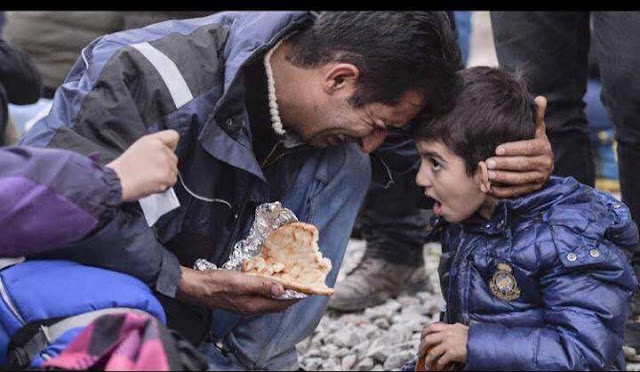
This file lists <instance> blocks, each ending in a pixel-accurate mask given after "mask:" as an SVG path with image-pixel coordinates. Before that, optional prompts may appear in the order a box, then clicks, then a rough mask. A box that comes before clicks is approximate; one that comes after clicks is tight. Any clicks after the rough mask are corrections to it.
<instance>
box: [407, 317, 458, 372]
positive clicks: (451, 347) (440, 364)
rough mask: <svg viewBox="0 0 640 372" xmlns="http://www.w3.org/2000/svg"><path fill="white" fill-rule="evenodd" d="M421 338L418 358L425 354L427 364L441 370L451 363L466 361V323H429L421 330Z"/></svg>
mask: <svg viewBox="0 0 640 372" xmlns="http://www.w3.org/2000/svg"><path fill="white" fill-rule="evenodd" d="M421 339H422V340H421V342H420V351H419V359H420V358H422V356H424V355H425V354H427V356H426V360H425V363H426V364H427V365H435V367H436V369H438V370H442V369H444V368H445V367H449V366H450V365H451V364H452V363H461V364H464V363H466V361H467V340H468V339H469V327H467V326H466V325H464V324H461V323H456V324H445V323H440V322H437V323H431V324H429V325H428V326H427V327H425V328H424V329H423V330H422V336H421ZM436 360H437V361H436ZM434 361H435V362H434Z"/></svg>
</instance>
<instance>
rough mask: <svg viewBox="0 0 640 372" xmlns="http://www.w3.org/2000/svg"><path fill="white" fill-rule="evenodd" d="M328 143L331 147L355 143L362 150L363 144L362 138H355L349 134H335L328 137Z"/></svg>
mask: <svg viewBox="0 0 640 372" xmlns="http://www.w3.org/2000/svg"><path fill="white" fill-rule="evenodd" d="M327 142H328V143H329V144H330V145H331V146H336V145H341V144H343V143H355V144H356V145H357V146H358V147H359V148H362V146H363V142H362V139H361V138H355V137H352V136H349V135H347V134H334V135H331V136H328V137H327Z"/></svg>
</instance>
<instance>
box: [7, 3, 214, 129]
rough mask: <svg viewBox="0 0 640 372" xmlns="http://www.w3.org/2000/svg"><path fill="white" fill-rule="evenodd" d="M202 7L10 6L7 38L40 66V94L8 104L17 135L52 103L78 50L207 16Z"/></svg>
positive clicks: (78, 54)
mask: <svg viewBox="0 0 640 372" xmlns="http://www.w3.org/2000/svg"><path fill="white" fill-rule="evenodd" d="M210 13H211V12H204V11H142V12H141V11H117V12H115V11H15V12H13V11H9V12H7V18H8V20H7V27H6V37H7V39H9V40H10V41H11V42H12V43H14V44H15V45H18V46H20V47H21V48H23V49H24V50H25V51H26V52H27V53H28V54H29V55H30V56H31V57H32V59H33V60H34V61H35V64H36V66H37V68H38V70H39V71H41V73H42V76H43V80H44V87H43V90H42V93H41V98H40V99H39V100H38V101H37V102H35V103H32V104H29V105H25V104H12V105H9V110H10V113H11V115H12V117H13V120H14V122H15V123H16V125H17V127H18V131H19V134H20V135H21V134H23V133H24V132H25V131H27V130H29V129H30V128H31V126H32V125H33V123H35V122H36V121H37V120H39V119H41V118H42V117H44V116H45V115H46V114H47V113H48V111H49V109H50V108H51V101H52V99H53V95H54V94H55V91H56V89H58V87H59V86H60V85H61V84H62V82H63V81H64V78H65V77H66V76H67V74H68V73H69V71H70V70H71V67H73V64H74V63H75V62H76V60H78V56H80V54H81V52H82V49H83V48H84V47H85V46H87V45H88V44H89V43H91V42H92V41H94V40H95V39H97V38H99V37H101V36H102V35H104V34H109V33H113V32H117V31H121V30H125V29H132V28H138V27H143V26H147V25H149V24H152V23H156V22H160V21H165V20H169V19H174V18H186V17H197V16H204V15H208V14H210Z"/></svg>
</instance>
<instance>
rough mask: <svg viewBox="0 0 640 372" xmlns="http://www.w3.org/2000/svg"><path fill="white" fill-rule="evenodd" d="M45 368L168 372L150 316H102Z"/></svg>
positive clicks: (158, 336)
mask: <svg viewBox="0 0 640 372" xmlns="http://www.w3.org/2000/svg"><path fill="white" fill-rule="evenodd" d="M44 367H57V368H62V369H67V370H86V369H88V368H91V367H93V368H99V369H104V370H105V371H124V370H129V371H131V370H136V371H151V370H153V371H169V370H170V368H169V362H168V360H167V355H166V353H165V350H164V346H163V344H162V340H161V339H160V330H159V323H158V320H157V319H156V318H154V317H152V316H149V315H142V314H137V313H122V314H109V315H103V316H101V317H100V318H97V319H96V320H94V321H93V322H92V323H91V324H89V325H88V326H87V327H86V328H85V329H84V331H82V332H81V333H80V334H79V335H78V337H76V338H75V339H74V340H73V342H71V344H69V346H68V347H67V348H66V349H65V350H64V351H63V352H62V353H61V354H60V355H59V356H57V357H56V358H53V359H51V360H49V361H47V362H46V363H45V364H44Z"/></svg>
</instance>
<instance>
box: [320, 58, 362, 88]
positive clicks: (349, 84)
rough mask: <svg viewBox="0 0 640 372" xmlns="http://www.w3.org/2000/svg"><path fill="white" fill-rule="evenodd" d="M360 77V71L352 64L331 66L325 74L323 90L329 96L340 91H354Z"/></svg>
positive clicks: (328, 66)
mask: <svg viewBox="0 0 640 372" xmlns="http://www.w3.org/2000/svg"><path fill="white" fill-rule="evenodd" d="M359 77H360V70H358V68H357V67H356V66H354V65H352V64H351V63H337V64H329V65H327V69H326V71H325V72H324V77H323V89H324V91H325V92H326V93H327V94H333V93H335V92H337V91H339V90H354V89H355V83H356V81H358V78H359Z"/></svg>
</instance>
